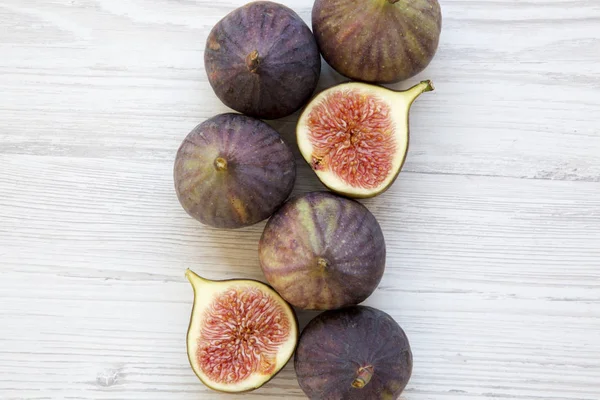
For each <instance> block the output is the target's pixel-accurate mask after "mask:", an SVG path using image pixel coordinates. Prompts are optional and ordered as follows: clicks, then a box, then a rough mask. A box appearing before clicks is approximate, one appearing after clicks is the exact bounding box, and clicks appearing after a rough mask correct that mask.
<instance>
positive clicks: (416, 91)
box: [399, 80, 435, 104]
mask: <svg viewBox="0 0 600 400" xmlns="http://www.w3.org/2000/svg"><path fill="white" fill-rule="evenodd" d="M434 90H435V87H433V82H431V81H429V80H427V81H422V82H420V83H417V84H416V85H415V86H413V87H411V88H409V89H407V90H404V91H401V92H399V93H401V94H402V95H403V96H406V97H408V99H409V102H410V104H412V102H413V101H415V100H416V99H417V97H419V96H420V95H421V94H423V93H425V92H432V91H434Z"/></svg>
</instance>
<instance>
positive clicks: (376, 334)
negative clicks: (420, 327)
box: [294, 306, 413, 400]
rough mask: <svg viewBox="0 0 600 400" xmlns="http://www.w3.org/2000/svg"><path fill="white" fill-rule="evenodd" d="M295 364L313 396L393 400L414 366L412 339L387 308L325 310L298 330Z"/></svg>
mask: <svg viewBox="0 0 600 400" xmlns="http://www.w3.org/2000/svg"><path fill="white" fill-rule="evenodd" d="M294 368H295V370H296V376H297V379H298V383H299V385H300V387H301V388H302V390H303V391H304V393H305V394H306V395H307V396H308V398H309V399H311V400H340V399H344V400H366V399H368V400H393V399H398V398H399V396H400V395H401V393H402V392H403V391H404V389H405V387H406V385H407V384H408V382H409V380H410V378H411V375H412V368H413V356H412V351H411V348H410V343H409V340H408V338H407V336H406V334H405V333H404V331H403V330H402V328H401V327H400V325H398V323H397V322H396V321H394V319H393V318H392V317H391V316H390V315H388V314H387V313H385V312H383V311H381V310H378V309H375V308H372V307H366V306H354V307H348V308H345V309H341V310H334V311H326V312H324V313H322V314H320V315H319V316H317V317H315V318H314V319H313V320H312V321H310V322H309V324H308V325H307V326H306V328H304V331H303V332H302V334H301V335H300V340H299V342H298V347H297V349H296V356H295V360H294Z"/></svg>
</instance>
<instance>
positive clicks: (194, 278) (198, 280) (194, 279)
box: [185, 268, 206, 287]
mask: <svg viewBox="0 0 600 400" xmlns="http://www.w3.org/2000/svg"><path fill="white" fill-rule="evenodd" d="M185 277H186V278H187V280H188V281H189V282H190V283H191V284H192V286H193V287H196V286H198V285H201V284H203V283H206V279H204V278H202V277H200V276H199V275H198V274H196V273H195V272H194V271H192V270H191V269H189V268H188V269H186V270H185Z"/></svg>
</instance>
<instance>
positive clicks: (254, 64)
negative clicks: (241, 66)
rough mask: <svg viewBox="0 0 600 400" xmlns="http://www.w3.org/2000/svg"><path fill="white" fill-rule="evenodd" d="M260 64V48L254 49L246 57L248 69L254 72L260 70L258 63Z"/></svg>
mask: <svg viewBox="0 0 600 400" xmlns="http://www.w3.org/2000/svg"><path fill="white" fill-rule="evenodd" d="M259 64H260V56H259V54H258V50H254V51H253V52H252V53H250V54H248V56H247V57H246V66H247V67H248V71H250V72H252V73H254V72H256V71H257V70H258V65H259Z"/></svg>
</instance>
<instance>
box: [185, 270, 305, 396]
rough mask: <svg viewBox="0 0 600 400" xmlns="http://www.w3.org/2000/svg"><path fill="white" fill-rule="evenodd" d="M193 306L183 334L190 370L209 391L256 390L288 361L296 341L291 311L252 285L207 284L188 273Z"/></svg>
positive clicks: (274, 295)
mask: <svg viewBox="0 0 600 400" xmlns="http://www.w3.org/2000/svg"><path fill="white" fill-rule="evenodd" d="M186 277H187V279H188V280H189V282H190V283H191V285H192V287H193V289H194V306H193V309H192V315H191V318H190V325H189V329H188V333H187V352H188V358H189V361H190V365H191V367H192V369H193V371H194V373H195V374H196V375H197V376H198V378H199V379H200V380H201V381H202V382H203V383H204V384H205V385H206V386H207V387H209V388H211V389H213V390H216V391H221V392H228V393H239V392H247V391H251V390H254V389H257V388H259V387H261V386H262V385H264V384H265V383H266V382H268V381H269V380H270V379H271V378H273V376H275V375H276V374H277V373H278V372H279V371H280V370H281V369H282V368H283V367H284V366H285V365H286V363H287V362H288V361H289V359H290V358H291V357H292V354H293V352H294V350H295V348H296V343H297V340H298V325H297V320H296V316H295V314H294V311H293V310H292V308H291V307H290V306H289V305H288V304H287V303H286V302H285V301H284V300H283V299H282V298H281V297H280V296H279V295H278V294H277V293H276V292H275V291H274V290H273V289H271V288H270V287H269V286H267V285H265V284H263V283H261V282H258V281H253V280H241V279H240V280H227V281H211V280H207V279H204V278H202V277H200V276H198V275H197V274H195V273H194V272H192V271H191V270H187V271H186Z"/></svg>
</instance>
